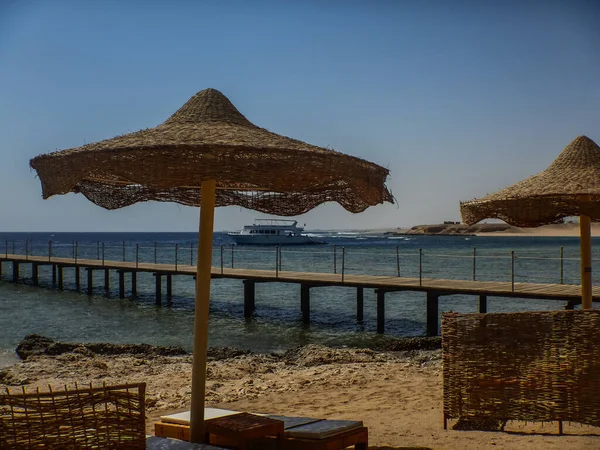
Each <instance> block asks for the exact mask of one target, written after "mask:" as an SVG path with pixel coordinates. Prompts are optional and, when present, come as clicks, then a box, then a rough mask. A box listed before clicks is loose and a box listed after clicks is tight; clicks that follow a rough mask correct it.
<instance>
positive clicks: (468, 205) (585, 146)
mask: <svg viewBox="0 0 600 450" xmlns="http://www.w3.org/2000/svg"><path fill="white" fill-rule="evenodd" d="M460 212H461V216H462V219H463V222H465V223H466V224H468V225H472V224H474V223H477V222H479V221H480V220H483V219H486V218H496V219H502V220H504V221H505V222H507V223H509V224H511V225H514V226H517V227H537V226H540V225H545V224H552V223H560V222H562V219H563V218H564V217H570V216H588V217H590V218H591V219H592V220H600V147H598V145H597V144H596V143H595V142H594V141H593V140H591V139H590V138H588V137H587V136H579V137H577V138H576V139H574V140H573V142H571V143H570V144H569V145H567V147H565V149H564V150H563V152H562V153H561V154H560V155H559V156H558V158H557V159H556V160H555V161H554V162H553V163H552V164H551V165H550V166H549V167H548V168H547V169H546V170H544V171H543V172H541V173H539V174H537V175H534V176H532V177H529V178H527V179H525V180H523V181H520V182H518V183H516V184H514V185H512V186H509V187H507V188H505V189H503V190H501V191H499V192H496V193H494V194H490V195H488V196H486V197H483V198H481V199H475V200H471V201H468V202H461V204H460Z"/></svg>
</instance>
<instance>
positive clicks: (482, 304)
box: [479, 295, 487, 313]
mask: <svg viewBox="0 0 600 450" xmlns="http://www.w3.org/2000/svg"><path fill="white" fill-rule="evenodd" d="M479 312H480V313H486V312H487V295H480V296H479Z"/></svg>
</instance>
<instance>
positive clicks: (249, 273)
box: [0, 254, 600, 336]
mask: <svg viewBox="0 0 600 450" xmlns="http://www.w3.org/2000/svg"><path fill="white" fill-rule="evenodd" d="M3 263H10V264H11V265H12V281H13V282H15V283H16V282H18V281H19V279H20V266H21V265H22V264H30V265H31V274H32V275H31V281H32V283H33V284H34V285H38V284H39V276H38V268H39V267H40V266H43V265H49V266H52V268H51V273H52V284H53V285H54V286H56V287H57V288H58V289H63V287H64V269H65V268H74V269H75V285H76V288H77V289H79V288H80V287H81V278H80V269H82V268H83V269H85V270H86V272H87V289H86V292H87V294H88V295H91V294H92V292H93V276H92V274H93V271H94V270H99V271H103V272H104V291H105V292H106V293H108V292H109V290H110V286H109V278H110V277H109V274H110V271H111V270H113V271H116V272H117V273H118V274H119V297H120V298H124V297H125V274H126V273H129V274H131V292H132V295H133V296H134V297H135V295H136V293H137V273H139V272H146V273H152V274H153V275H154V276H155V278H156V304H157V305H162V280H163V277H164V278H165V279H166V291H167V299H166V302H167V304H170V302H171V298H172V277H173V276H174V275H183V276H195V275H196V267H195V266H191V265H180V264H179V265H174V264H153V263H146V262H121V261H104V260H100V259H78V258H56V257H46V256H30V255H14V254H4V255H0V271H1V269H2V264H3ZM212 278H232V279H240V280H243V283H244V315H245V316H246V317H251V316H252V314H253V313H254V309H255V287H256V283H273V282H277V283H295V284H300V308H301V311H302V318H303V321H304V322H305V323H310V290H311V288H315V287H326V286H344V287H349V288H355V289H356V318H357V320H358V321H362V320H363V315H364V314H363V311H364V289H365V288H366V289H374V290H375V294H376V298H377V302H376V303H377V332H378V333H383V332H384V330H385V302H386V294H387V293H391V292H398V291H418V292H425V293H426V308H427V315H426V316H427V334H428V335H430V336H435V335H437V334H438V315H439V299H440V297H442V296H447V295H456V294H463V295H473V296H477V297H478V301H479V311H480V312H482V313H483V312H487V297H488V296H494V297H512V298H515V297H516V298H525V299H547V300H558V301H566V302H567V303H566V305H565V308H566V309H573V307H574V306H575V305H577V304H579V303H580V302H581V290H580V286H579V285H568V284H541V283H520V282H501V281H469V280H448V279H432V278H408V277H391V276H376V275H351V274H343V273H342V274H333V273H311V272H291V271H281V270H279V269H278V268H276V269H275V270H257V269H241V268H240V269H233V268H224V267H213V268H212ZM593 300H594V301H600V287H594V288H593Z"/></svg>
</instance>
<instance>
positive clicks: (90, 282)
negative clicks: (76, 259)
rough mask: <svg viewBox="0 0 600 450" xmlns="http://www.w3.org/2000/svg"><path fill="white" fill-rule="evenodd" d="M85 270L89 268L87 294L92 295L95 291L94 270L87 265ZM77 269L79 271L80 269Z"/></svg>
mask: <svg viewBox="0 0 600 450" xmlns="http://www.w3.org/2000/svg"><path fill="white" fill-rule="evenodd" d="M85 270H87V295H92V293H93V292H94V277H93V275H94V271H93V270H92V268H91V267H86V268H85ZM77 271H78V272H79V269H77Z"/></svg>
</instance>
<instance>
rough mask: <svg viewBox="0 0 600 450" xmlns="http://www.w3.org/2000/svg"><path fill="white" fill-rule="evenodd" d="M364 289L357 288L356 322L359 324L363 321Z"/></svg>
mask: <svg viewBox="0 0 600 450" xmlns="http://www.w3.org/2000/svg"><path fill="white" fill-rule="evenodd" d="M364 299H365V296H364V289H363V288H362V287H357V288H356V320H357V321H358V322H362V321H363V317H364V312H365V306H364Z"/></svg>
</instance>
